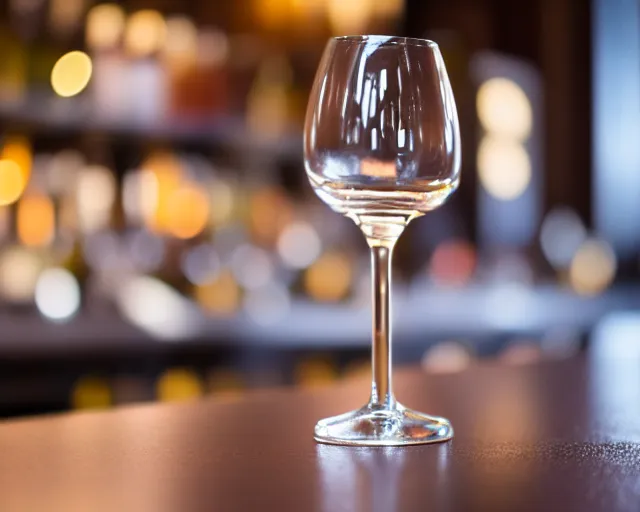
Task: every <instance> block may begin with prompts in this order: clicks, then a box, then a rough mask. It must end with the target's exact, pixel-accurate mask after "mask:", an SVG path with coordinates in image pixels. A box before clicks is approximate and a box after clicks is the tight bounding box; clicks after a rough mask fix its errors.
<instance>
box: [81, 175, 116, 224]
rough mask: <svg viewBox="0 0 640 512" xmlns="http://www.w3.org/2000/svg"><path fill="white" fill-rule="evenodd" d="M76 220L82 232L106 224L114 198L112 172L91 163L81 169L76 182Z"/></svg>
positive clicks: (114, 188) (114, 185)
mask: <svg viewBox="0 0 640 512" xmlns="http://www.w3.org/2000/svg"><path fill="white" fill-rule="evenodd" d="M76 187H77V188H76V204H77V208H78V220H79V224H80V228H81V230H82V231H83V232H92V231H96V230H98V229H101V228H103V227H105V226H107V225H108V224H109V222H110V220H111V210H112V207H113V203H114V201H115V198H116V183H115V178H114V176H113V173H112V172H111V171H110V170H109V169H108V168H106V167H103V166H100V165H92V166H89V167H86V168H85V169H83V170H82V171H81V172H80V174H79V175H78V180H77V184H76Z"/></svg>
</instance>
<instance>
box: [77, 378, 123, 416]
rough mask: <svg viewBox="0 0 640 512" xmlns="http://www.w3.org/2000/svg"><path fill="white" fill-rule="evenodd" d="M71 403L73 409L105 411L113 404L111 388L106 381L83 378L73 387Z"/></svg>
mask: <svg viewBox="0 0 640 512" xmlns="http://www.w3.org/2000/svg"><path fill="white" fill-rule="evenodd" d="M71 403H72V405H73V408H74V409H106V408H108V407H110V406H111V405H112V403H113V397H112V393H111V387H110V386H109V383H108V382H107V380H106V379H103V378H100V377H83V378H81V379H79V380H78V381H77V382H76V383H75V385H74V386H73V391H72V393H71Z"/></svg>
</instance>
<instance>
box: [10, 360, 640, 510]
mask: <svg viewBox="0 0 640 512" xmlns="http://www.w3.org/2000/svg"><path fill="white" fill-rule="evenodd" d="M638 366H639V364H638V362H637V361H626V362H625V361H597V362H594V361H590V360H587V359H577V360H571V361H565V362H555V363H544V364H539V365H528V366H517V367H505V366H500V365H498V364H492V365H478V366H475V367H472V368H471V369H470V370H467V371H465V372H463V373H460V374H456V375H441V376H426V375H424V374H423V373H421V372H420V371H418V370H405V371H402V372H398V375H397V376H396V377H397V378H396V393H397V395H398V397H399V398H400V399H401V401H403V402H404V403H405V404H406V405H408V406H412V407H415V408H418V409H420V410H423V411H426V412H432V413H436V414H441V415H444V416H446V417H448V418H450V419H451V420H452V421H453V424H454V426H455V429H456V438H455V439H454V440H453V441H452V442H450V443H447V444H440V445H425V446H413V447H407V448H350V447H340V446H329V445H320V444H316V443H315V442H314V441H313V439H312V431H313V425H314V423H315V421H316V420H317V419H318V418H321V417H324V416H327V415H332V414H336V413H339V412H343V411H346V410H348V409H350V408H354V407H357V406H359V405H361V404H362V403H363V402H364V400H365V398H366V394H367V388H368V383H367V381H366V380H360V379H358V380H353V381H350V382H345V383H344V384H340V385H336V386H332V387H327V388H322V389H318V390H313V391H311V390H302V391H290V390H281V391H268V392H256V393H254V394H249V395H247V396H245V397H242V398H239V399H236V400H231V399H205V400H202V401H198V402H193V403H189V404H178V405H145V406H136V407H129V408H123V409H119V410H114V411H109V412H96V413H82V414H79V413H76V414H68V415H60V416H51V417H46V418H36V419H27V420H19V421H6V422H3V423H0V511H2V512H45V511H46V512H57V511H61V512H62V511H64V512H76V511H78V512H80V511H82V512H102V511H110V512H111V511H136V512H138V511H143V512H146V511H149V512H164V511H181V512H189V511H214V510H215V511H260V510H267V511H271V510H273V511H295V512H312V511H331V512H339V511H369V510H371V511H381V512H382V511H405V510H406V511H422V510H424V511H430V512H431V511H466V512H472V511H479V510H483V511H484V510H486V511H493V512H495V511H503V510H504V511H510V512H511V511H529V510H540V511H555V510H559V511H560V510H561V511H574V510H575V511H585V512H587V511H589V512H597V511H607V512H615V511H634V512H637V511H638V510H640V371H638V370H640V368H638Z"/></svg>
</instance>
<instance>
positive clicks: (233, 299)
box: [194, 271, 241, 316]
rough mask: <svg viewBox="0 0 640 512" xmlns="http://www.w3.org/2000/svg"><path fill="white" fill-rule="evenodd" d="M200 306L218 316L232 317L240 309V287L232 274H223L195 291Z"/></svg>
mask: <svg viewBox="0 0 640 512" xmlns="http://www.w3.org/2000/svg"><path fill="white" fill-rule="evenodd" d="M194 292H195V297H196V300H197V301H198V304H200V306H201V307H202V308H203V309H204V310H205V311H207V312H209V313H212V314H214V315H216V316H231V315H233V314H234V313H235V312H236V311H237V310H238V308H239V307H240V296H241V295H240V287H239V285H238V282H237V281H236V280H235V279H234V277H233V274H232V273H231V272H228V271H226V272H222V273H221V274H220V275H219V276H218V278H217V279H216V280H214V281H213V282H211V283H208V284H205V285H202V286H197V287H196V288H195V290H194Z"/></svg>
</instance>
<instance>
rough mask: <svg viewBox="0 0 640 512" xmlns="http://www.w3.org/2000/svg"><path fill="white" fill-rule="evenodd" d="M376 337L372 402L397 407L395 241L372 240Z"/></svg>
mask: <svg viewBox="0 0 640 512" xmlns="http://www.w3.org/2000/svg"><path fill="white" fill-rule="evenodd" d="M368 242H369V246H370V247H371V270H372V285H373V340H372V347H371V368H372V373H373V379H372V383H371V404H372V405H379V406H382V407H384V408H385V409H392V408H394V407H395V403H396V399H395V397H394V396H393V391H392V389H391V255H392V253H393V247H394V245H395V240H393V241H389V240H385V241H384V242H383V241H381V240H372V239H369V240H368Z"/></svg>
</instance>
